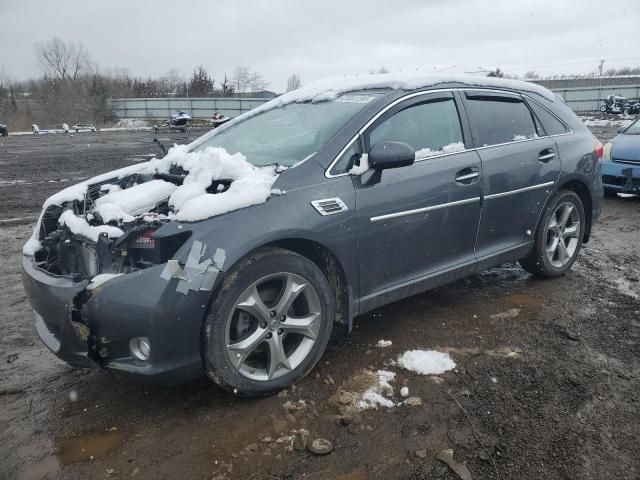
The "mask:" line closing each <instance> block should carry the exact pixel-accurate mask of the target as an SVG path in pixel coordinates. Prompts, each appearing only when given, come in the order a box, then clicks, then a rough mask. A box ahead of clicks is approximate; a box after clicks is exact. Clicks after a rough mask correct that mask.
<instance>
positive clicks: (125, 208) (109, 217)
mask: <svg viewBox="0 0 640 480" xmlns="http://www.w3.org/2000/svg"><path fill="white" fill-rule="evenodd" d="M177 188H178V186H177V185H176V184H175V183H171V182H165V181H164V180H151V181H149V182H145V183H141V184H138V185H134V186H133V187H131V188H127V189H125V190H114V191H113V192H112V191H111V190H110V191H109V193H108V194H107V195H104V196H102V197H100V198H98V199H96V201H95V209H94V211H95V212H97V213H98V214H100V217H101V218H102V220H103V221H104V222H105V223H107V222H111V221H114V220H116V221H124V222H130V221H132V220H133V218H134V215H139V214H141V213H146V212H149V211H150V210H152V209H153V208H155V206H156V205H157V204H158V203H159V202H161V201H163V200H166V199H167V198H168V197H169V196H170V195H171V194H172V193H173V192H174V191H175V190H176V189H177Z"/></svg>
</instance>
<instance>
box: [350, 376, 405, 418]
mask: <svg viewBox="0 0 640 480" xmlns="http://www.w3.org/2000/svg"><path fill="white" fill-rule="evenodd" d="M375 377H376V380H377V381H376V383H375V384H374V385H373V386H371V387H370V388H368V389H367V390H366V391H365V392H364V393H363V394H362V396H361V397H360V399H359V400H358V402H357V403H356V406H357V407H358V408H359V409H360V410H366V409H368V408H377V407H378V406H382V407H387V408H392V407H394V406H395V402H394V401H393V400H391V399H389V398H387V397H385V396H384V395H385V394H386V395H393V387H392V386H391V382H392V381H393V380H395V378H396V374H395V372H390V371H388V370H378V371H377V372H376V373H375Z"/></svg>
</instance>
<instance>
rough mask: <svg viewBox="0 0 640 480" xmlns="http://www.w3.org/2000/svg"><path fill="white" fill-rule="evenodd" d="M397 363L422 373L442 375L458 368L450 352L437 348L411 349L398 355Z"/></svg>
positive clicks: (406, 368)
mask: <svg viewBox="0 0 640 480" xmlns="http://www.w3.org/2000/svg"><path fill="white" fill-rule="evenodd" d="M397 364H398V366H400V367H402V368H404V369H405V370H409V371H411V372H415V373H419V374H421V375H440V374H442V373H444V372H446V371H448V370H453V369H454V368H456V364H455V362H454V361H453V359H452V358H451V357H450V356H449V354H448V353H442V352H437V351H435V350H409V351H407V352H404V353H403V354H402V355H400V356H399V357H398V360H397Z"/></svg>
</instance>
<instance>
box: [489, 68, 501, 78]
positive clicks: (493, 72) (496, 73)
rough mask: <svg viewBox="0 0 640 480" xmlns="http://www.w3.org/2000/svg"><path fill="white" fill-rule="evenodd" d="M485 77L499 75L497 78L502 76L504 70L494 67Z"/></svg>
mask: <svg viewBox="0 0 640 480" xmlns="http://www.w3.org/2000/svg"><path fill="white" fill-rule="evenodd" d="M487 77H499V78H502V77H504V72H503V71H502V70H500V68H496V69H495V70H491V71H490V72H489V73H488V74H487Z"/></svg>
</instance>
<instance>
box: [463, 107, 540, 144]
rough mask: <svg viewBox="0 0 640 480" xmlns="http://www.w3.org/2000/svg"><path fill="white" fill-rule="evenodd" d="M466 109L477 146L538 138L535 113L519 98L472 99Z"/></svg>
mask: <svg viewBox="0 0 640 480" xmlns="http://www.w3.org/2000/svg"><path fill="white" fill-rule="evenodd" d="M466 109H467V113H468V115H469V119H470V121H471V128H472V130H473V132H474V136H475V141H476V144H477V146H489V145H497V144H500V143H508V142H515V141H520V140H527V139H530V138H536V137H537V136H538V132H537V130H536V125H535V123H534V119H533V116H532V115H531V111H530V110H529V108H528V107H527V105H526V104H525V103H524V101H523V100H522V99H520V98H516V97H513V98H512V97H495V96H491V97H481V96H475V95H474V96H472V97H468V98H467V101H466Z"/></svg>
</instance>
